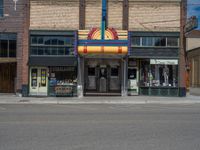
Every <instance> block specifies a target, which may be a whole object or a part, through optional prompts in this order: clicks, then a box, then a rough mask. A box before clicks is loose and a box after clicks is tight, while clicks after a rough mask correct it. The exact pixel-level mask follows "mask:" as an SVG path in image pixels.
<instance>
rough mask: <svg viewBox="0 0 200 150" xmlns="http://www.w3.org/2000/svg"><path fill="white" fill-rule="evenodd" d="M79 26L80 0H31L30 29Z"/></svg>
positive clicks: (71, 28) (68, 28) (65, 28)
mask: <svg viewBox="0 0 200 150" xmlns="http://www.w3.org/2000/svg"><path fill="white" fill-rule="evenodd" d="M78 28H79V0H31V10H30V29H51V30H77V29H78Z"/></svg>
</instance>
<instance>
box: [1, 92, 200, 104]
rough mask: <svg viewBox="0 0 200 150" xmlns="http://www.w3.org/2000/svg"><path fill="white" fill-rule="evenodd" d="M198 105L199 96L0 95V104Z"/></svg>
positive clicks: (199, 101)
mask: <svg viewBox="0 0 200 150" xmlns="http://www.w3.org/2000/svg"><path fill="white" fill-rule="evenodd" d="M194 103H199V104H200V96H191V95H189V96H187V97H152V96H127V97H83V98H78V97H17V96H15V95H5V94H1V95H0V104H194Z"/></svg>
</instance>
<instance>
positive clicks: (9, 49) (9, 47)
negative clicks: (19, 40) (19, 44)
mask: <svg viewBox="0 0 200 150" xmlns="http://www.w3.org/2000/svg"><path fill="white" fill-rule="evenodd" d="M16 49H17V48H16V40H0V57H16Z"/></svg>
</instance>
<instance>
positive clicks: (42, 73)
mask: <svg viewBox="0 0 200 150" xmlns="http://www.w3.org/2000/svg"><path fill="white" fill-rule="evenodd" d="M47 72H48V68H46V67H32V68H31V69H30V95H36V96H47V91H48V90H47V89H48V88H47V87H48V77H47Z"/></svg>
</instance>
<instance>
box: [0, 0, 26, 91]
mask: <svg viewBox="0 0 200 150" xmlns="http://www.w3.org/2000/svg"><path fill="white" fill-rule="evenodd" d="M0 8H1V10H2V11H1V16H0V40H1V49H0V51H1V56H0V66H1V69H0V82H1V84H0V92H1V93H10V92H11V93H14V92H16V93H21V91H22V87H23V86H27V85H28V65H27V63H28V49H29V46H28V43H29V42H28V39H29V34H28V32H29V30H28V29H29V1H27V0H20V1H18V2H17V3H16V5H15V3H14V1H13V0H1V6H0ZM6 51H7V52H6Z"/></svg>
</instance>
